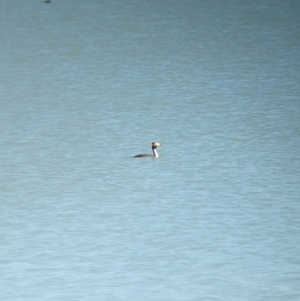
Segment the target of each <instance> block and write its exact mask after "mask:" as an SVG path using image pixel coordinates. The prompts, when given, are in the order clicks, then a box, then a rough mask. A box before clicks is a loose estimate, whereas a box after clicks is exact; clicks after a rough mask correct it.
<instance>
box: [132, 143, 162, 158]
mask: <svg viewBox="0 0 300 301" xmlns="http://www.w3.org/2000/svg"><path fill="white" fill-rule="evenodd" d="M160 145H162V144H161V143H159V142H152V151H153V155H150V154H140V155H136V156H134V158H141V157H154V158H158V157H159V155H158V152H157V150H156V148H157V147H158V146H160Z"/></svg>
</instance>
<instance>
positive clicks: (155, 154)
mask: <svg viewBox="0 0 300 301" xmlns="http://www.w3.org/2000/svg"><path fill="white" fill-rule="evenodd" d="M152 151H153V155H154V157H155V158H158V157H159V155H158V152H157V150H156V148H152Z"/></svg>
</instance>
